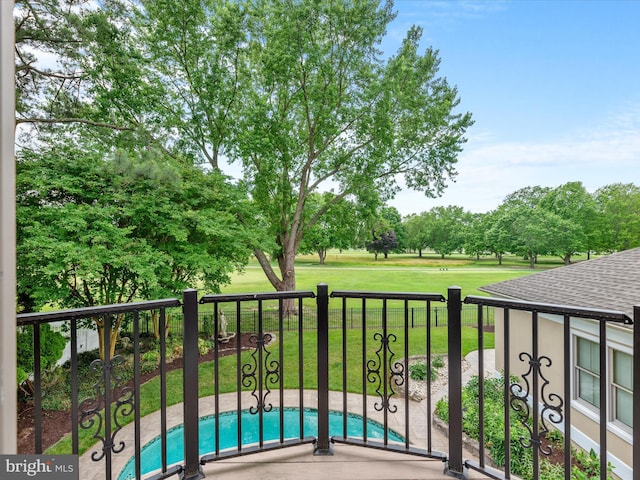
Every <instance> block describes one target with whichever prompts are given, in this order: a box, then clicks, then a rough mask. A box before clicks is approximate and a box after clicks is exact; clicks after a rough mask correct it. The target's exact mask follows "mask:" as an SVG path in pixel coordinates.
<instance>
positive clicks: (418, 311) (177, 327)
mask: <svg viewBox="0 0 640 480" xmlns="http://www.w3.org/2000/svg"><path fill="white" fill-rule="evenodd" d="M250 303H251V305H250V306H248V305H243V307H242V309H241V310H240V311H239V312H238V311H237V310H236V309H235V308H231V309H229V308H222V307H221V309H220V311H221V312H223V313H224V315H225V318H226V320H227V321H228V322H229V325H230V326H232V328H233V329H234V330H233V331H234V332H237V333H243V332H244V333H246V332H255V331H256V328H257V325H258V308H257V307H256V306H255V305H254V302H250ZM271 303H272V302H271ZM266 307H267V306H266V305H263V308H262V322H263V325H264V326H265V328H266V329H271V330H277V329H278V328H280V325H279V312H278V310H277V304H276V305H274V306H272V307H270V308H266ZM447 312H448V311H447V307H446V306H437V305H433V306H431V312H430V314H429V317H428V318H429V321H430V322H431V326H433V327H446V326H447V325H448V313H447ZM168 315H169V320H168V321H167V325H166V329H167V333H168V334H169V335H173V336H177V335H182V313H181V312H180V313H179V314H178V313H176V312H175V311H174V312H170V313H169V314H168ZM404 315H405V312H404V309H403V308H402V307H397V308H395V307H389V308H388V309H387V312H386V323H387V324H388V325H395V326H402V325H403V324H404ZM140 318H141V322H140V334H141V335H157V320H155V321H154V319H153V317H152V315H151V314H150V313H147V312H142V313H141V315H140ZM214 318H215V316H214V313H213V311H207V310H205V308H202V309H200V311H199V312H198V331H199V332H200V334H201V335H205V336H206V335H209V336H213V329H214V324H215V322H214ZM327 318H328V325H329V329H330V330H340V329H342V328H343V327H344V321H345V320H346V327H347V328H349V329H360V328H361V327H362V319H363V318H366V319H367V325H368V328H380V327H381V325H382V310H381V309H380V308H377V307H376V308H369V309H368V310H367V311H364V312H363V310H362V308H361V307H355V306H347V308H346V309H342V308H329V309H328V312H327ZM426 318H427V314H426V311H425V308H424V307H419V306H414V307H411V308H410V309H409V324H410V326H411V328H417V327H424V326H426V324H425V322H426ZM483 318H484V326H485V327H488V326H492V325H493V310H492V309H490V308H488V307H487V308H486V309H485V312H484V314H483ZM238 319H241V321H240V322H239V323H238ZM283 322H284V329H285V330H291V331H293V330H298V329H299V328H300V325H299V322H298V319H297V318H296V317H295V316H286V317H285V318H284V320H283ZM317 322H318V317H317V314H316V309H315V307H314V308H309V307H304V318H303V322H302V328H303V329H304V330H315V329H316V327H317ZM461 323H462V325H463V326H473V327H475V326H476V325H477V308H476V307H475V306H473V305H463V306H462V320H461ZM132 332H133V325H132V324H131V323H130V322H129V323H127V324H125V325H123V326H122V328H121V334H122V335H130V334H131V333H132Z"/></svg>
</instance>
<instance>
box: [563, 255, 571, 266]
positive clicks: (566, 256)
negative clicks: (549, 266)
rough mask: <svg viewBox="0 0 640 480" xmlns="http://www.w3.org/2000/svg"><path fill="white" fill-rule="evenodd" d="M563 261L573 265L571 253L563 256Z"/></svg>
mask: <svg viewBox="0 0 640 480" xmlns="http://www.w3.org/2000/svg"><path fill="white" fill-rule="evenodd" d="M562 261H563V262H564V264H565V265H571V254H570V253H568V254H566V255H565V256H564V257H562Z"/></svg>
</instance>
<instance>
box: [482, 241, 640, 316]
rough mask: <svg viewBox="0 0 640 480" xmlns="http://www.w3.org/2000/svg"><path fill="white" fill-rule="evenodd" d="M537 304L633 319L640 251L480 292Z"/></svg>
mask: <svg viewBox="0 0 640 480" xmlns="http://www.w3.org/2000/svg"><path fill="white" fill-rule="evenodd" d="M480 290H481V291H483V292H487V293H490V294H492V295H495V296H500V297H508V298H513V299H518V300H525V301H529V302H536V303H551V304H559V305H571V306H577V307H585V308H601V309H607V310H617V311H621V312H624V313H626V314H627V315H629V316H630V317H631V318H633V306H634V305H640V248H634V249H631V250H625V251H622V252H618V253H614V254H612V255H608V256H606V257H601V258H596V259H593V260H586V261H583V262H580V263H575V264H572V265H567V266H566V267H559V268H554V269H553V270H545V271H544V272H539V273H534V274H532V275H527V276H524V277H520V278H514V279H512V280H506V281H504V282H499V283H493V284H491V285H486V286H484V287H481V288H480Z"/></svg>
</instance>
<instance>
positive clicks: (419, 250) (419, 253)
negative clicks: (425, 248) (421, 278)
mask: <svg viewBox="0 0 640 480" xmlns="http://www.w3.org/2000/svg"><path fill="white" fill-rule="evenodd" d="M418 258H422V249H421V248H419V249H418Z"/></svg>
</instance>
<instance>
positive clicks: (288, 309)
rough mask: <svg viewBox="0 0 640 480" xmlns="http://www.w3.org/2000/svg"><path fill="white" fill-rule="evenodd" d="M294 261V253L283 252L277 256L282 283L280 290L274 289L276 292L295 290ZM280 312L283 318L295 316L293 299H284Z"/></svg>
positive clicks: (296, 310) (296, 311)
mask: <svg viewBox="0 0 640 480" xmlns="http://www.w3.org/2000/svg"><path fill="white" fill-rule="evenodd" d="M295 259H296V254H295V252H285V253H282V254H280V255H279V256H278V265H279V266H280V273H281V274H282V281H281V282H280V288H278V287H276V290H277V291H279V292H290V291H294V290H295V289H296V269H295ZM282 310H283V314H284V316H285V317H289V316H292V315H297V314H298V309H297V306H296V301H295V300H294V299H293V298H288V299H284V300H283V301H282Z"/></svg>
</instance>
